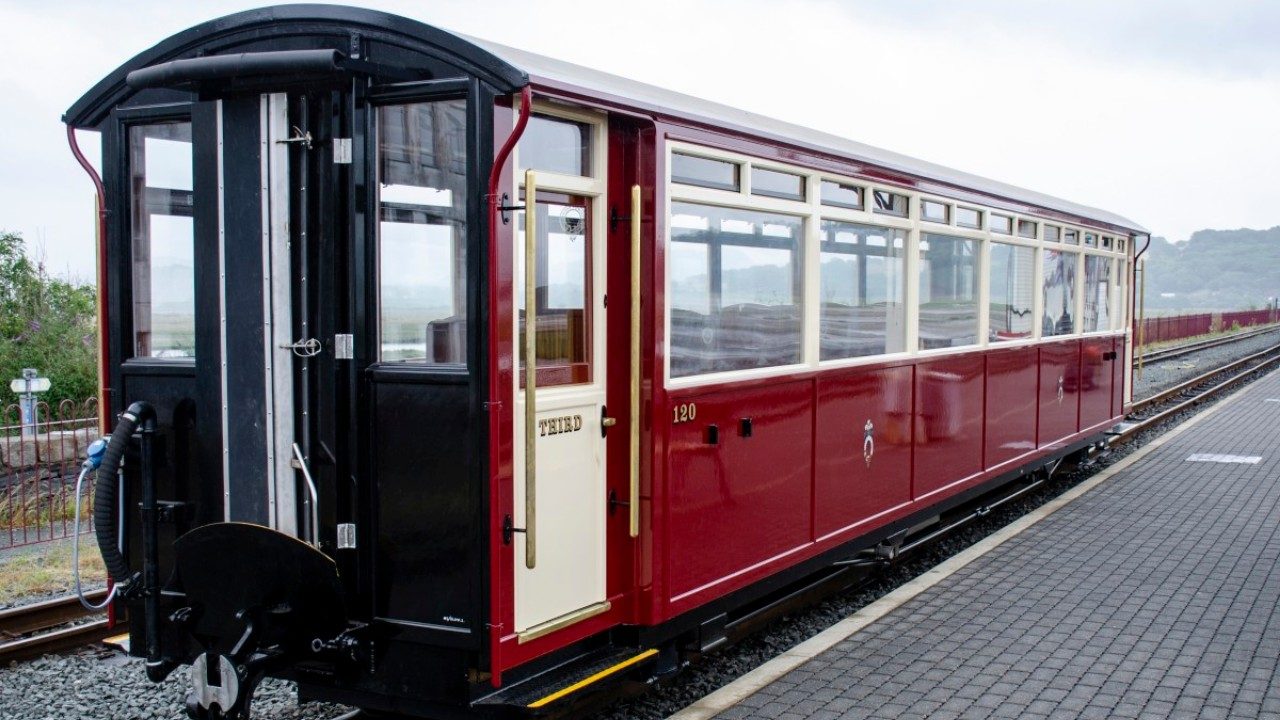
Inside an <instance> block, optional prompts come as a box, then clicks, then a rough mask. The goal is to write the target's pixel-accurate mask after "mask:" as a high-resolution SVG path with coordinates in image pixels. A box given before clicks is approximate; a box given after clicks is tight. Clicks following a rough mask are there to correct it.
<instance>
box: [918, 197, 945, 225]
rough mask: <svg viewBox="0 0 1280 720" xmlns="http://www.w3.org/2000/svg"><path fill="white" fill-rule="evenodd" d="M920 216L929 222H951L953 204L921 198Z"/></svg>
mask: <svg viewBox="0 0 1280 720" xmlns="http://www.w3.org/2000/svg"><path fill="white" fill-rule="evenodd" d="M920 217H922V218H924V219H925V220H928V221H929V222H936V223H949V222H951V206H950V205H947V204H946V203H940V202H934V201H932V200H921V201H920Z"/></svg>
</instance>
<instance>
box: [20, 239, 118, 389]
mask: <svg viewBox="0 0 1280 720" xmlns="http://www.w3.org/2000/svg"><path fill="white" fill-rule="evenodd" d="M95 303H96V291H95V290H94V287H93V286H92V285H82V284H76V283H72V282H67V281H64V280H59V279H58V278H54V277H50V276H49V274H48V273H47V272H46V271H45V268H44V264H43V263H40V262H34V261H32V260H31V258H29V257H28V256H27V253H26V243H25V242H24V241H23V239H22V236H21V235H19V234H18V233H10V232H4V231H0V382H4V383H5V385H6V386H7V384H8V380H9V379H12V378H16V377H19V376H21V374H22V368H27V367H32V368H36V369H38V370H39V371H40V374H41V375H42V376H43V377H47V378H49V380H50V385H51V388H50V390H49V392H47V393H44V395H43V396H42V399H43V400H45V401H47V402H48V403H49V404H50V405H51V406H54V407H56V406H57V404H58V403H59V402H61V401H62V400H74V401H77V402H80V401H83V400H84V399H85V398H88V397H90V396H92V395H94V394H96V393H97V390H98V375H97V353H98V342H97V328H96V325H97V323H96V318H95V312H94V308H95ZM4 392H5V394H8V391H7V389H6V390H5V391H4ZM15 399H16V398H13V397H12V396H11V395H10V396H9V397H7V398H5V401H4V402H0V404H7V402H10V401H13V400H15Z"/></svg>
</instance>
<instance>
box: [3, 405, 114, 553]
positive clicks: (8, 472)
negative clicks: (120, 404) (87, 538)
mask: <svg viewBox="0 0 1280 720" xmlns="http://www.w3.org/2000/svg"><path fill="white" fill-rule="evenodd" d="M22 420H23V418H22V414H21V412H20V410H19V408H18V406H17V405H9V406H7V407H3V408H0V549H4V548H7V547H15V546H18V545H30V544H32V543H38V542H44V541H47V540H56V539H60V538H67V537H71V535H72V528H73V523H72V521H73V520H74V519H75V487H76V475H78V474H79V472H80V463H81V462H83V461H84V457H85V450H86V449H87V448H88V446H89V443H90V442H92V440H93V439H94V438H96V437H97V432H98V401H97V400H95V399H93V398H90V399H89V400H86V401H84V402H82V403H75V402H71V401H70V400H64V401H63V402H62V403H61V404H59V405H58V406H57V407H56V408H50V407H49V405H48V404H47V403H37V404H36V413H35V418H34V422H32V423H28V424H26V425H24V424H23V422H22ZM85 485H86V486H87V487H86V488H85V492H84V501H83V505H82V507H81V510H80V517H81V523H80V529H81V531H82V532H84V531H88V530H91V529H92V527H93V523H92V518H93V512H92V507H93V500H92V495H93V493H92V483H90V482H89V480H88V479H86V480H85Z"/></svg>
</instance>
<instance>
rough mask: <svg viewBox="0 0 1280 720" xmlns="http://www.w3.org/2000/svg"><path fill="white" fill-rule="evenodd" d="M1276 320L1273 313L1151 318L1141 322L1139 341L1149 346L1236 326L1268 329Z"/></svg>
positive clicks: (1205, 314)
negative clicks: (1267, 326) (1262, 326)
mask: <svg viewBox="0 0 1280 720" xmlns="http://www.w3.org/2000/svg"><path fill="white" fill-rule="evenodd" d="M1276 320H1277V317H1276V311H1275V310H1271V309H1268V310H1237V311H1233V312H1220V313H1197V314H1195V315H1171V316H1169V317H1149V318H1145V319H1144V320H1143V321H1142V327H1141V328H1140V329H1139V336H1138V337H1139V338H1140V339H1141V341H1142V342H1143V343H1144V344H1147V345H1150V344H1152V343H1160V342H1168V341H1170V340H1181V339H1182V338H1189V337H1195V336H1197V335H1207V334H1209V333H1211V332H1219V331H1222V330H1230V329H1231V328H1233V327H1237V326H1239V327H1249V326H1251V325H1265V324H1267V323H1274V322H1276Z"/></svg>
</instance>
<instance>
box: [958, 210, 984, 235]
mask: <svg viewBox="0 0 1280 720" xmlns="http://www.w3.org/2000/svg"><path fill="white" fill-rule="evenodd" d="M956 225H959V226H960V227H967V228H974V229H977V230H980V229H982V211H981V210H978V209H976V208H969V207H957V208H956Z"/></svg>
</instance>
